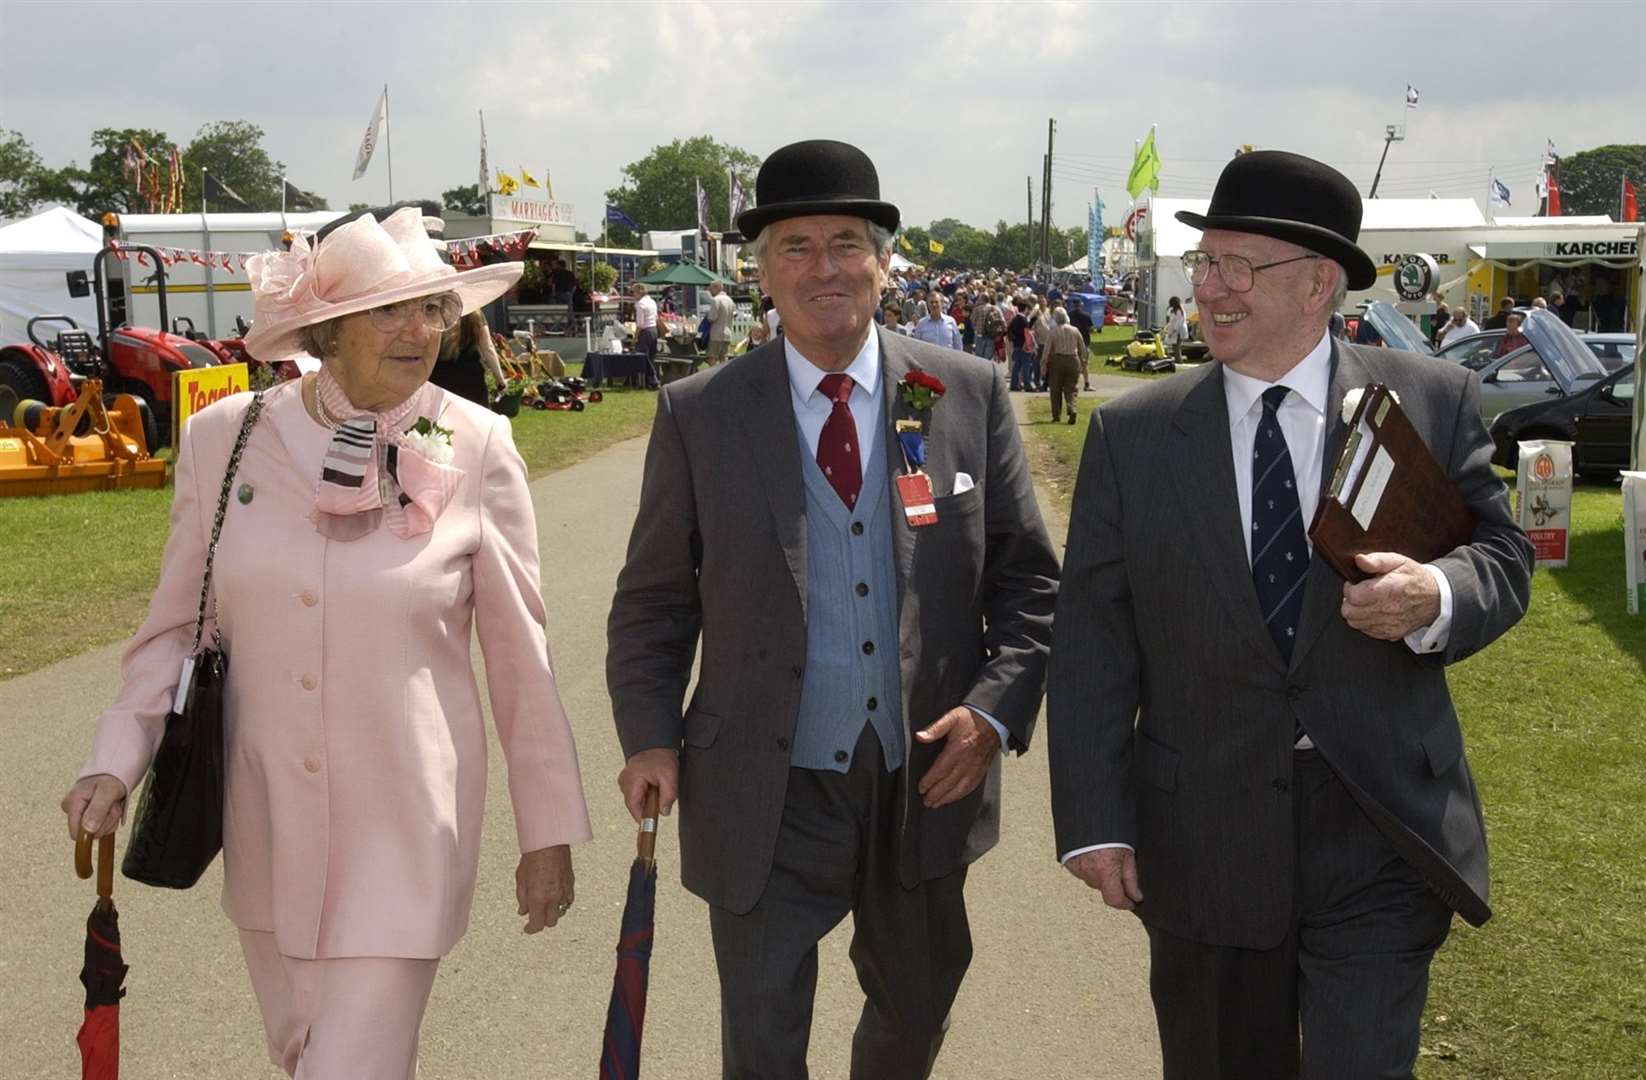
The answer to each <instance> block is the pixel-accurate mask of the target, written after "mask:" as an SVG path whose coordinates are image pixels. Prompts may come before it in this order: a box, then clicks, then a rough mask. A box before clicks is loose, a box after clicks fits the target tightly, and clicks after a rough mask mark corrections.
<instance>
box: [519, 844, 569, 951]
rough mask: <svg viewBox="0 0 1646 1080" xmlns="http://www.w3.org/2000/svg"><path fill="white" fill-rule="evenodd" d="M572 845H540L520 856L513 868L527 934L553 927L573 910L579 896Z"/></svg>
mask: <svg viewBox="0 0 1646 1080" xmlns="http://www.w3.org/2000/svg"><path fill="white" fill-rule="evenodd" d="M573 885H574V882H573V878H572V849H571V847H570V846H569V845H566V844H558V845H556V846H554V847H546V848H538V849H537V850H536V851H528V852H526V853H525V854H524V855H522V856H520V865H519V866H518V867H517V868H516V869H515V871H514V895H515V898H516V899H517V900H519V901H520V914H522V915H524V916H526V933H528V934H535V933H537V932H538V931H539V930H541V929H543V928H544V927H545V926H553V925H554V924H555V923H557V922H559V921H560V916H562V915H564V914H566V912H567V911H569V910H570V909H571V906H572V901H573V900H574V899H575V897H576V890H575V888H574V887H573Z"/></svg>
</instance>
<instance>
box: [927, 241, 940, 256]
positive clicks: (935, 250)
mask: <svg viewBox="0 0 1646 1080" xmlns="http://www.w3.org/2000/svg"><path fill="white" fill-rule="evenodd" d="M926 246H927V247H929V248H931V249H932V254H933V255H941V254H943V245H942V244H939V243H938V242H937V241H936V240H927V241H926Z"/></svg>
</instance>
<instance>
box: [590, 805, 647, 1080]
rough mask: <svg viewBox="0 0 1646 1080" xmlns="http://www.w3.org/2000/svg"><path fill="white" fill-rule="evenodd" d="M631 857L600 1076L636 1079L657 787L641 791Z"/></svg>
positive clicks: (615, 1079) (643, 1019) (603, 1079)
mask: <svg viewBox="0 0 1646 1080" xmlns="http://www.w3.org/2000/svg"><path fill="white" fill-rule="evenodd" d="M635 848H636V852H637V853H636V857H635V860H634V863H633V864H632V865H631V866H630V867H629V897H628V899H627V900H626V901H624V904H623V928H622V930H621V931H619V933H618V937H617V974H616V975H615V976H613V978H612V1000H611V1004H610V1005H608V1006H607V1007H606V1038H605V1043H604V1045H603V1046H602V1047H601V1050H600V1080H636V1078H637V1077H638V1076H639V1075H640V1035H641V1030H642V1029H643V1028H644V1027H645V1025H646V984H647V982H648V981H649V979H650V976H651V965H652V925H653V920H654V917H655V915H656V910H657V859H656V858H655V852H656V849H657V789H656V788H651V789H649V790H648V791H647V792H646V806H645V811H644V812H643V814H642V815H641V821H640V839H639V840H638V841H637V842H636V844H635Z"/></svg>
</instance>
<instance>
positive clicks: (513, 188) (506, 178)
mask: <svg viewBox="0 0 1646 1080" xmlns="http://www.w3.org/2000/svg"><path fill="white" fill-rule="evenodd" d="M519 190H520V184H519V183H518V182H517V181H516V180H515V178H514V177H512V176H510V175H509V174H508V173H506V172H504V171H503V170H502V169H498V170H497V193H498V194H499V195H513V194H514V193H515V192H517V191H519Z"/></svg>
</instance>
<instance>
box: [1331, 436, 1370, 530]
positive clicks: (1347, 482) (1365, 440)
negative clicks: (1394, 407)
mask: <svg viewBox="0 0 1646 1080" xmlns="http://www.w3.org/2000/svg"><path fill="white" fill-rule="evenodd" d="M1355 435H1356V436H1357V439H1358V441H1357V442H1356V444H1355V456H1354V460H1353V461H1351V462H1349V471H1348V472H1347V473H1346V474H1345V475H1344V478H1343V486H1342V487H1340V488H1338V490H1337V495H1336V496H1335V498H1336V499H1337V501H1338V503H1339V504H1340V505H1342V506H1348V505H1349V501H1348V500H1349V493H1350V492H1351V491H1353V490H1354V489H1355V481H1356V480H1358V479H1360V470H1361V469H1363V468H1365V466H1366V459H1367V458H1368V457H1369V456H1371V452H1372V425H1370V424H1368V423H1367V422H1366V420H1365V418H1364V417H1362V418H1361V421H1360V424H1359V426H1357V427H1356V428H1355ZM1361 528H1365V526H1364V525H1362V526H1361Z"/></svg>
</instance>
